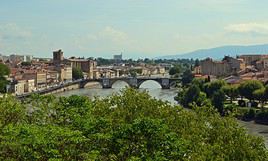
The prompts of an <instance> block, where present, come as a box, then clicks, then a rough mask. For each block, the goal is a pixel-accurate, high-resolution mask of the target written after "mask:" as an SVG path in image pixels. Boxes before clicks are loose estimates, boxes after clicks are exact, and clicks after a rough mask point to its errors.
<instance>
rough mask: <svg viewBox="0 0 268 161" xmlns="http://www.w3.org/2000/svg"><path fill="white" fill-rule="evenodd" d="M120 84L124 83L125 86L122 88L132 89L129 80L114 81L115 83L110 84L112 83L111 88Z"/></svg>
mask: <svg viewBox="0 0 268 161" xmlns="http://www.w3.org/2000/svg"><path fill="white" fill-rule="evenodd" d="M118 82H122V83H124V84H125V85H124V86H122V88H124V87H126V86H128V87H130V83H129V81H127V80H113V81H111V82H110V83H111V88H114V85H116V83H118Z"/></svg>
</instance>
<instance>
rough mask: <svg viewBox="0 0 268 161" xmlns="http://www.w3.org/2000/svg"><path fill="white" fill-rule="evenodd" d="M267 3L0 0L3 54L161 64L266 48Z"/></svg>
mask: <svg viewBox="0 0 268 161" xmlns="http://www.w3.org/2000/svg"><path fill="white" fill-rule="evenodd" d="M267 6H268V1H267V0H258V1H256V0H24V1H22V0H0V53H3V54H7V55H8V54H11V53H17V54H32V55H35V56H42V57H51V55H52V51H53V50H56V49H60V48H61V49H63V51H64V52H65V55H66V57H68V56H73V55H74V56H85V57H106V58H109V57H112V55H113V54H118V53H120V52H123V55H124V57H125V58H126V57H127V58H145V57H157V56H161V55H170V54H178V53H184V52H189V51H193V50H196V49H202V48H212V47H217V46H222V45H249V44H265V43H267V42H268V10H267Z"/></svg>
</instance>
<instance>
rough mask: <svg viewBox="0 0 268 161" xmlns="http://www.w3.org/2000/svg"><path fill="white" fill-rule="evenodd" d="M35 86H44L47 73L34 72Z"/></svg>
mask: <svg viewBox="0 0 268 161" xmlns="http://www.w3.org/2000/svg"><path fill="white" fill-rule="evenodd" d="M35 84H36V86H37V88H42V87H45V86H46V84H47V73H46V72H43V71H40V72H36V83H35Z"/></svg>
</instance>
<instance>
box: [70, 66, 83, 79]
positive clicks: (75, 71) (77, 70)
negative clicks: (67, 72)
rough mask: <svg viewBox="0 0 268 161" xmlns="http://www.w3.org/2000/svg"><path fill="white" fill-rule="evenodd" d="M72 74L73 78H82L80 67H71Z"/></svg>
mask: <svg viewBox="0 0 268 161" xmlns="http://www.w3.org/2000/svg"><path fill="white" fill-rule="evenodd" d="M72 76H73V79H82V78H84V75H83V71H82V70H81V69H80V68H73V69H72Z"/></svg>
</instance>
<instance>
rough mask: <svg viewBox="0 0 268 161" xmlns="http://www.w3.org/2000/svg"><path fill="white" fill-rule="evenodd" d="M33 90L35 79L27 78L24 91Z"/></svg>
mask: <svg viewBox="0 0 268 161" xmlns="http://www.w3.org/2000/svg"><path fill="white" fill-rule="evenodd" d="M35 90H36V87H35V80H34V79H30V80H27V82H26V84H25V92H33V91H35Z"/></svg>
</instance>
